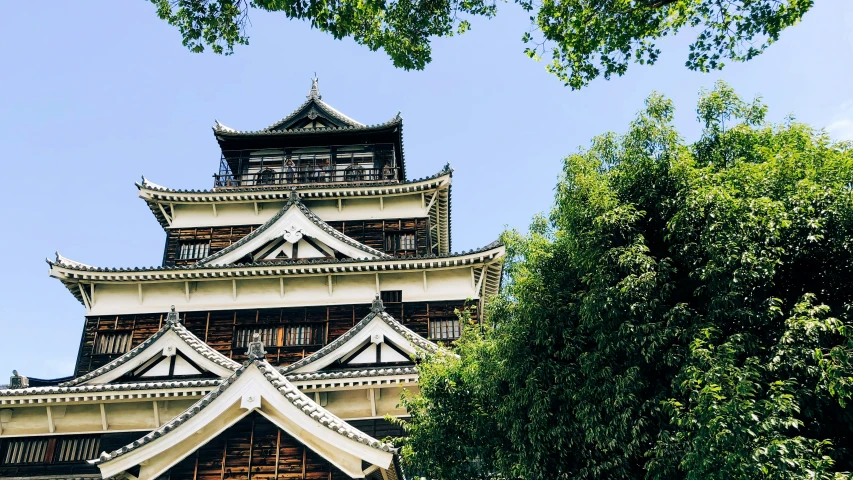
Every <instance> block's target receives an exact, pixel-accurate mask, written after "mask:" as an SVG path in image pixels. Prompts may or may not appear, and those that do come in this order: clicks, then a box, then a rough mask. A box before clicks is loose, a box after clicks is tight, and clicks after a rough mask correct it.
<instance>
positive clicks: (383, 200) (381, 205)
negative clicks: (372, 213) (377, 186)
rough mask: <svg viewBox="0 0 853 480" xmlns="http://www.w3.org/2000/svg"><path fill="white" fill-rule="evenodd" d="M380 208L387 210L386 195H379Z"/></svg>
mask: <svg viewBox="0 0 853 480" xmlns="http://www.w3.org/2000/svg"><path fill="white" fill-rule="evenodd" d="M379 210H385V197H383V196H382V195H379Z"/></svg>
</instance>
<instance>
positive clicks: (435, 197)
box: [426, 190, 438, 212]
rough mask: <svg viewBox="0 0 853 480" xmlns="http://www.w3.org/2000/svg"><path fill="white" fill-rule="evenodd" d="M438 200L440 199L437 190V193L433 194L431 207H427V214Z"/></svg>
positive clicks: (430, 201) (430, 200)
mask: <svg viewBox="0 0 853 480" xmlns="http://www.w3.org/2000/svg"><path fill="white" fill-rule="evenodd" d="M437 198H438V190H436V191H435V193H433V194H432V198H430V199H429V205H427V207H426V210H427V212H429V211H430V209H431V208H432V205H433V204H434V203H435V200H436V199H437Z"/></svg>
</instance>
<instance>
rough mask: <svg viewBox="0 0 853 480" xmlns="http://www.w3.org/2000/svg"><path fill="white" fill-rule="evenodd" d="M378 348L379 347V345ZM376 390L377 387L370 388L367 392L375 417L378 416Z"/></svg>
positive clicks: (372, 414)
mask: <svg viewBox="0 0 853 480" xmlns="http://www.w3.org/2000/svg"><path fill="white" fill-rule="evenodd" d="M376 348H379V345H377V346H376ZM375 390H376V389H375V388H369V389H368V390H367V392H368V393H367V396H368V398H370V415H371V416H373V417H375V416H376V391H375Z"/></svg>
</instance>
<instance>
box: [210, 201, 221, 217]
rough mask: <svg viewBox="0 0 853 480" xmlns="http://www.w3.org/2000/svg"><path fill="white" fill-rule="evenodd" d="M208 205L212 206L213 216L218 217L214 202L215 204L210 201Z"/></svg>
mask: <svg viewBox="0 0 853 480" xmlns="http://www.w3.org/2000/svg"><path fill="white" fill-rule="evenodd" d="M210 205H211V206H213V216H214V217H218V216H219V214H218V213H216V204H215V203H211V204H210Z"/></svg>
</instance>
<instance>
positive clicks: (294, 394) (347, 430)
mask: <svg viewBox="0 0 853 480" xmlns="http://www.w3.org/2000/svg"><path fill="white" fill-rule="evenodd" d="M253 365H254V366H256V367H257V368H258V369H259V370H260V371H261V373H263V375H264V378H266V379H267V380H268V381H269V382H270V383H271V384H272V385H273V386H274V387H275V388H276V389H277V390H278V391H279V393H281V395H282V396H283V397H284V398H285V399H287V401H289V402H290V403H291V404H292V405H294V406H295V407H297V408H298V409H299V410H301V411H302V412H303V413H304V414H305V415H307V416H308V417H310V418H311V419H312V420H313V421H315V422H317V423H319V424H321V425H323V426H325V427H326V428H328V429H330V430H332V431H334V432H336V433H338V434H339V435H341V436H344V437H346V438H349V439H351V440H354V441H356V442H359V443H361V444H364V445H368V446H370V447H373V448H376V449H379V450H382V451H384V452H391V453H393V452H395V451H396V450H395V449H394V447H393V445H391V444H389V443H383V442H380V441H379V440H377V439H375V438H373V437H371V436H369V435H367V434H365V433H364V432H362V431H361V430H358V429H357V428H355V427H353V426H352V425H350V424H348V423H347V422H345V421H343V420H341V419H340V418H338V417H337V416H335V415H333V414H332V413H330V412H329V411H327V410H326V409H324V408H323V407H321V406H320V405H318V404H316V403H315V402H314V401H313V400H311V399H310V398H309V397H308V396H306V395H305V394H304V393H302V392H300V391H299V389H298V388H296V387H295V386H294V385H293V384H292V383H290V382H289V381H288V380H287V378H285V377H284V376H283V375H282V374H281V373H279V372H278V370H276V368H275V367H273V366H272V365H270V364H269V363H267V362H266V361H261V360H253V361H251V362H246V363H245V364H244V365H243V366H242V367H240V368H239V369H238V370H237V371H236V372H234V373H233V374H232V375H231V376H230V377H228V378H226V379H224V380H222V382H221V383H220V385H219V387H218V388H217V389H216V390H213V391H211V392H210V393H208V394H207V395H205V396H204V397H202V398H201V399H200V400H199V401H197V402H196V403H194V404H193V405H192V406H190V407H189V408H188V409H186V410H185V411H184V412H183V413H181V414H179V415H178V416H176V417H175V418H174V419H172V420H170V421H169V422H167V423H165V424H164V425H163V426H161V427H160V428H158V429H156V430H154V431H152V432H150V433H148V434H147V435H145V436H144V437H142V438H140V439H138V440H136V441H134V442H132V443H130V444H128V445H125V446H124V447H121V448H119V449H117V450H114V451H112V452H110V453H106V452H104V453H102V454H101V455H100V457H98V458H97V459H96V460H90V463H92V464H94V465H97V464H100V463H103V462H107V461H110V460H113V459H116V458H118V457H121V456H122V455H125V454H127V453H130V452H132V451H134V450H136V449H137V448H139V447H142V446H143V445H147V444H149V443H151V442H153V441H154V440H156V439H158V438H160V437H162V436H164V435H167V434H168V433H169V432H171V431H172V430H175V429H176V428H178V427H179V426H181V425H182V424H183V423H185V422H186V421H188V420H189V419H191V418H193V417H194V416H195V415H197V414H198V413H199V412H200V411H202V410H204V409H205V408H206V407H207V406H209V405H210V404H211V403H213V401H214V400H216V398H217V397H219V396H220V395H222V393H223V392H225V391H226V390H227V389H228V387H230V386H231V385H233V384H234V383H235V382H236V381H237V379H238V378H239V377H240V376H241V375H242V374H243V373H244V372H245V371H246V370H247V369H248V368H249V367H250V366H253Z"/></svg>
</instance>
